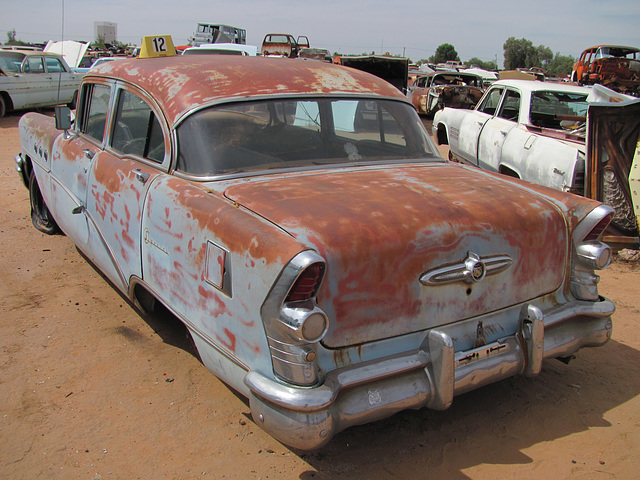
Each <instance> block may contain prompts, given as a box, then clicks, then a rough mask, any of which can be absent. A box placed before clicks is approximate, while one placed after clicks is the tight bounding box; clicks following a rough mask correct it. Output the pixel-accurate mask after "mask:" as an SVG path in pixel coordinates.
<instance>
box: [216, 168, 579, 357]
mask: <svg viewBox="0 0 640 480" xmlns="http://www.w3.org/2000/svg"><path fill="white" fill-rule="evenodd" d="M490 176H491V175H490V174H482V175H478V174H477V170H471V169H469V168H464V167H461V166H458V165H452V164H435V165H424V164H422V165H419V166H399V167H393V168H392V167H387V168H370V169H338V170H332V171H324V172H316V173H298V174H294V175H287V176H274V177H265V179H263V180H260V181H257V182H250V183H249V182H246V183H238V184H235V185H233V186H230V187H229V188H228V189H227V190H226V192H225V195H226V196H227V197H228V198H229V199H231V200H233V201H234V202H237V203H238V204H240V205H243V206H244V207H245V208H247V209H249V210H252V211H254V212H255V213H257V214H259V215H261V216H263V217H265V218H266V219H268V220H270V221H271V222H273V223H274V224H277V225H279V226H280V227H281V228H284V229H285V230H287V231H288V232H289V233H290V234H291V235H293V236H295V237H296V238H297V239H298V240H299V241H300V242H302V243H304V244H306V245H308V246H309V247H310V248H313V249H315V250H316V251H318V253H319V254H320V255H322V256H323V257H324V258H325V259H326V261H327V272H326V276H325V280H324V282H323V284H322V287H321V289H320V291H319V293H318V303H319V305H320V307H321V308H323V309H324V310H325V312H326V313H327V314H328V315H329V318H330V328H329V331H328V333H327V335H326V336H325V338H324V340H323V343H324V344H325V346H327V347H333V348H337V347H344V346H348V345H355V344H361V343H364V342H369V341H375V340H380V339H384V338H389V337H393V336H398V335H402V334H406V333H410V332H415V331H419V330H424V329H428V328H432V327H436V326H438V325H443V324H448V323H452V322H455V321H459V320H463V319H467V318H470V317H474V316H477V315H482V314H485V313H488V312H492V311H496V310H499V309H502V308H505V307H508V306H510V305H514V304H517V303H520V302H523V301H526V300H529V299H531V298H536V297H538V296H541V295H543V294H545V293H548V292H552V291H554V290H555V289H557V288H558V287H559V286H560V285H561V284H562V282H563V278H564V274H565V271H566V265H565V259H566V252H567V244H568V241H567V232H566V225H565V222H564V221H563V219H562V214H561V213H560V211H559V210H558V209H557V207H555V206H554V205H553V204H552V203H551V202H550V201H548V200H546V199H545V198H543V197H542V196H540V195H537V194H535V193H534V192H532V191H530V190H529V189H528V188H526V187H524V186H523V187H521V186H519V185H517V184H514V183H511V182H508V181H506V180H505V181H504V182H503V184H502V185H500V188H499V189H496V188H495V185H496V181H495V179H492V178H489V177H490ZM498 181H501V180H498ZM523 185H524V184H523ZM496 258H502V260H503V263H504V262H505V261H506V265H503V267H504V268H502V269H500V270H499V271H495V272H494V271H492V272H490V271H489V270H490V268H489V267H490V264H491V263H492V262H493V261H494V260H495V259H496ZM505 258H506V259H508V260H505ZM470 259H471V261H470ZM473 259H478V260H473ZM478 262H480V263H478ZM452 266H453V267H456V266H457V267H460V268H462V270H461V271H462V274H461V273H460V272H458V274H457V275H458V276H457V277H456V278H455V279H454V280H452V281H443V282H440V281H439V280H438V278H440V279H441V278H442V277H441V276H439V274H440V273H442V270H443V269H444V270H447V269H449V267H452ZM461 266H462V267H461ZM483 267H484V268H485V269H487V271H486V272H485V273H484V274H483V273H482V268H483ZM460 268H459V270H460ZM465 271H467V273H466V274H465V273H464V272H465ZM460 275H463V277H464V275H467V278H466V279H465V278H462V277H460ZM469 275H471V277H473V276H474V275H476V276H477V277H478V278H476V280H477V281H474V279H473V278H471V277H469ZM445 276H446V275H445ZM434 278H435V279H436V281H435V283H434V281H433V280H434ZM421 279H422V281H421Z"/></svg>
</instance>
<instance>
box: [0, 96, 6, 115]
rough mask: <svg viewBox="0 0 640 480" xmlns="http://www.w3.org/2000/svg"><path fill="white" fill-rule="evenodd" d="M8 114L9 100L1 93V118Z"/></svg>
mask: <svg viewBox="0 0 640 480" xmlns="http://www.w3.org/2000/svg"><path fill="white" fill-rule="evenodd" d="M6 114H7V101H6V100H5V99H4V97H3V96H2V94H0V118H2V117H4V116H5V115H6Z"/></svg>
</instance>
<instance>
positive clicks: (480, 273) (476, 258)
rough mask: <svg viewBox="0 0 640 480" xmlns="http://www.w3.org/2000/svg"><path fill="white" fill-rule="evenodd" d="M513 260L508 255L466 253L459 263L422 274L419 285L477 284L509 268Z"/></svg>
mask: <svg viewBox="0 0 640 480" xmlns="http://www.w3.org/2000/svg"><path fill="white" fill-rule="evenodd" d="M512 263H513V259H512V258H511V257H510V256H509V255H503V254H499V255H486V256H484V257H481V256H480V255H478V254H476V253H473V252H468V253H467V258H465V259H463V260H462V261H461V262H459V263H452V264H447V265H444V266H442V267H437V268H434V269H432V270H429V271H427V272H425V273H423V274H422V275H421V276H420V283H422V284H423V285H426V286H431V285H443V284H447V283H457V282H464V283H477V282H479V281H480V280H482V279H483V278H484V277H486V276H487V275H495V274H496V273H500V272H502V271H504V270H506V269H507V268H509V267H510V266H511V264H512Z"/></svg>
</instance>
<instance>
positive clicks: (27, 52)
mask: <svg viewBox="0 0 640 480" xmlns="http://www.w3.org/2000/svg"><path fill="white" fill-rule="evenodd" d="M0 53H6V54H13V55H15V54H20V55H24V56H27V57H28V56H34V55H38V56H43V55H44V56H46V57H57V58H60V54H58V53H53V52H44V51H42V50H20V49H15V50H8V49H7V50H5V49H0Z"/></svg>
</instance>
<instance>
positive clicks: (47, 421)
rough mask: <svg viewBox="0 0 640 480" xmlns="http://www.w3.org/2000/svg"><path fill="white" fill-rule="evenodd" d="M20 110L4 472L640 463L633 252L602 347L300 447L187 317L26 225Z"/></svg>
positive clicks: (6, 178) (461, 470) (324, 471)
mask: <svg viewBox="0 0 640 480" xmlns="http://www.w3.org/2000/svg"><path fill="white" fill-rule="evenodd" d="M47 113H50V112H47ZM18 120H19V115H17V114H16V115H11V116H9V117H6V118H2V119H0V205H1V207H2V208H1V209H0V275H1V276H0V311H1V312H2V313H1V315H0V327H1V330H2V335H0V347H1V349H0V478H3V479H34V478H47V479H70V478H81V479H84V480H92V479H108V478H114V479H138V478H139V479H164V478H166V479H196V478H205V479H206V478H216V479H218V478H227V479H302V480H308V479H333V478H340V479H343V478H349V479H351V478H355V479H359V478H363V479H364V478H367V479H368V478H371V479H427V478H429V479H454V480H458V479H477V480H481V479H487V480H488V479H491V480H494V479H540V478H549V479H554V480H559V479H569V478H571V479H631V478H640V473H639V472H640V397H639V394H640V331H639V329H638V321H639V320H640V313H639V310H638V299H639V298H640V297H639V295H638V292H639V290H640V286H639V280H640V266H639V265H638V264H629V263H624V262H622V261H619V260H618V261H616V263H615V264H613V265H612V267H610V268H609V269H608V270H606V271H605V272H603V274H602V281H601V289H600V290H601V293H602V294H603V295H605V296H608V297H609V298H611V299H612V300H614V301H615V303H616V305H617V308H618V310H617V313H616V314H615V316H614V335H613V339H612V340H611V341H610V342H609V343H608V344H607V345H606V346H604V347H601V348H595V349H584V350H582V351H580V352H578V355H577V358H576V359H575V360H573V361H572V362H571V363H570V364H569V365H565V364H563V363H560V362H558V361H551V362H548V363H546V364H545V367H544V370H543V372H542V373H541V375H540V376H539V377H537V378H535V379H532V380H531V379H525V378H520V377H519V378H512V379H510V380H507V381H503V382H500V383H498V384H494V385H491V386H488V387H485V388H482V389H480V390H478V391H475V392H471V393H468V394H466V395H463V396H460V397H457V398H456V399H455V400H454V402H453V406H452V407H451V408H450V409H449V410H447V411H444V412H436V411H429V410H426V409H425V410H420V411H406V412H402V413H400V414H397V415H395V416H393V417H392V418H389V419H387V420H384V421H380V422H377V423H374V424H369V425H365V426H361V427H355V428H351V429H349V430H347V431H345V432H343V433H341V434H340V435H338V436H337V437H336V438H335V439H334V440H333V441H332V443H331V444H330V445H329V446H328V447H326V448H324V449H323V450H320V451H317V452H313V453H301V452H296V451H292V450H290V449H289V448H287V447H284V446H283V445H281V444H280V443H278V442H277V441H276V440H274V439H273V438H271V437H270V436H269V435H267V434H266V433H265V432H264V431H262V430H261V429H260V428H258V427H257V426H256V425H255V424H254V423H253V421H252V420H251V416H250V414H249V408H248V406H247V404H246V403H245V401H244V400H243V399H242V398H241V397H239V396H237V395H236V394H235V393H234V392H233V391H232V390H230V389H229V388H228V387H227V386H225V385H224V384H223V383H221V382H220V381H219V380H218V379H216V378H215V377H214V376H213V375H211V374H210V373H209V372H208V371H207V370H206V369H205V368H204V367H203V366H202V364H201V363H199V362H198V360H197V359H196V357H195V356H194V355H193V352H192V350H191V347H190V345H189V342H187V341H186V338H185V332H184V330H183V329H182V328H181V326H180V325H179V324H177V323H176V322H175V321H173V320H172V319H171V318H164V317H162V316H157V317H155V318H146V317H143V316H141V315H140V314H138V313H137V312H136V311H135V310H134V309H133V308H132V307H131V305H130V304H129V303H128V302H127V301H126V300H125V299H123V298H122V297H121V296H120V295H119V294H118V293H117V292H116V290H114V289H113V288H112V287H111V286H110V285H109V284H108V283H107V282H105V280H104V279H103V278H102V277H101V275H100V274H98V273H97V272H96V270H94V268H92V266H91V265H90V264H88V263H87V262H86V261H85V259H84V258H83V257H82V256H81V255H80V254H79V253H78V251H77V250H76V249H75V247H74V245H73V244H72V243H71V241H70V240H69V239H68V238H66V237H64V236H53V237H48V236H46V235H43V234H41V233H39V232H38V231H37V230H35V229H34V228H33V227H32V225H31V221H30V218H29V199H28V192H27V190H26V189H25V188H24V187H23V186H22V184H21V183H20V180H19V178H18V176H17V174H16V172H15V171H14V161H13V157H14V155H15V154H16V153H17V152H18V151H19V149H20V147H19V137H18V132H17V124H18Z"/></svg>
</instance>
